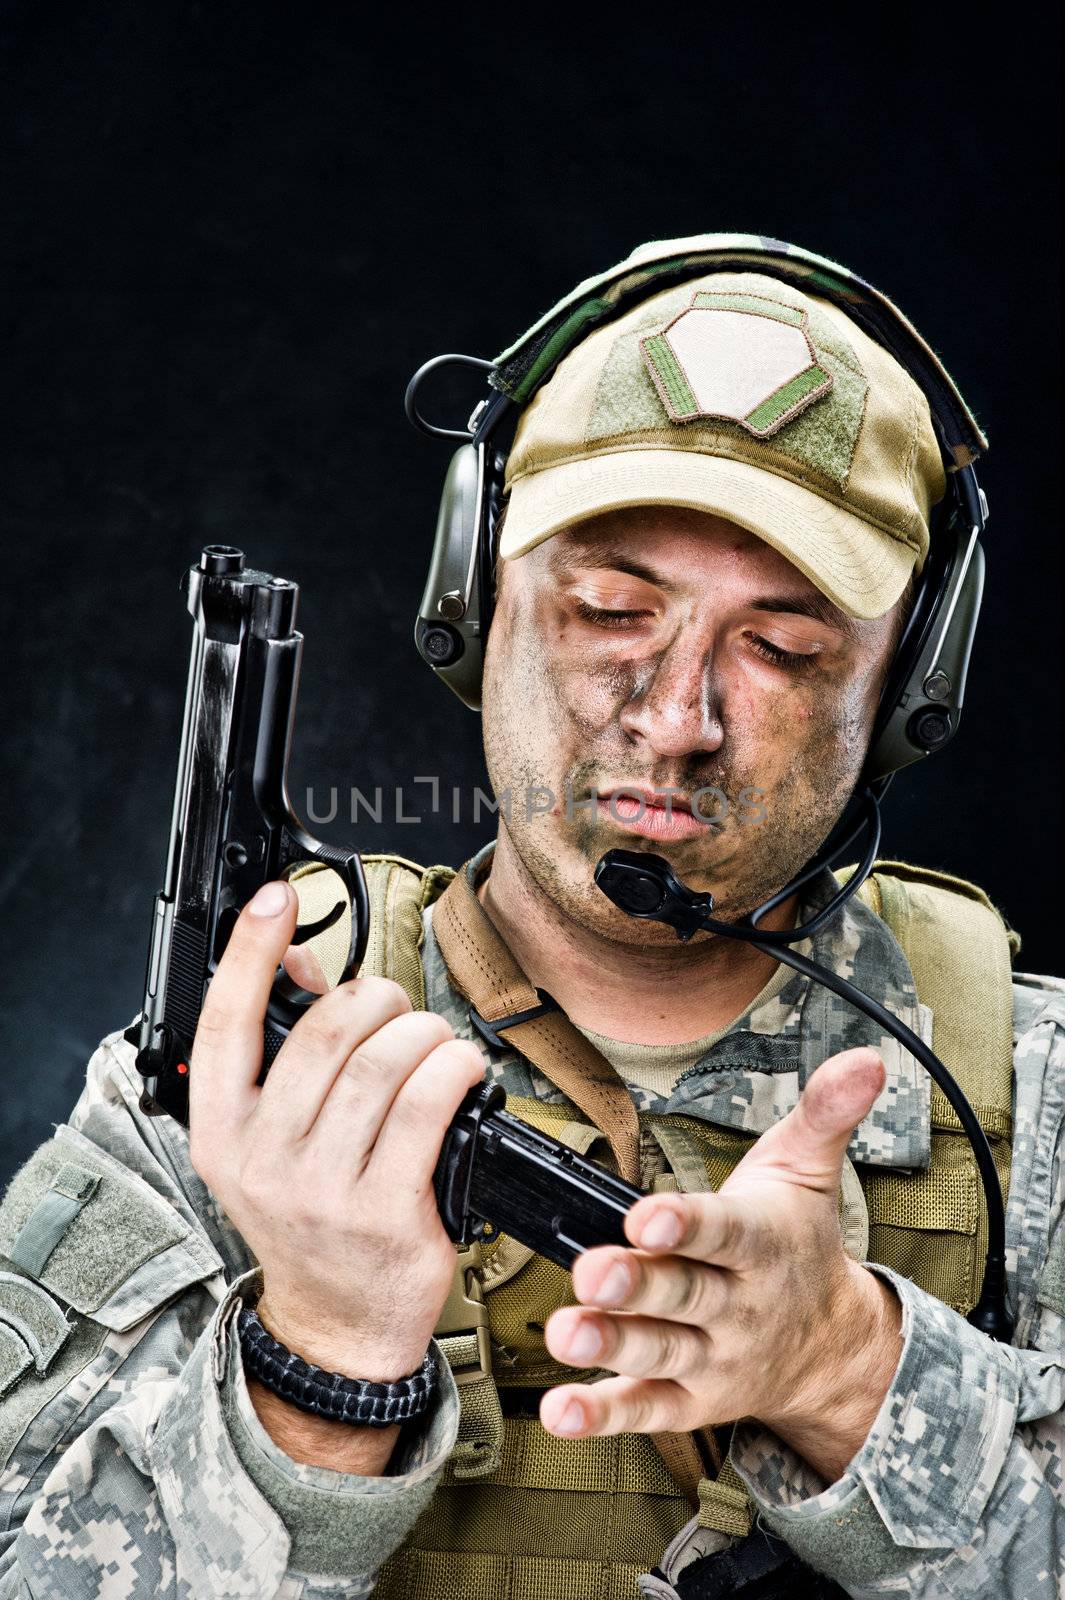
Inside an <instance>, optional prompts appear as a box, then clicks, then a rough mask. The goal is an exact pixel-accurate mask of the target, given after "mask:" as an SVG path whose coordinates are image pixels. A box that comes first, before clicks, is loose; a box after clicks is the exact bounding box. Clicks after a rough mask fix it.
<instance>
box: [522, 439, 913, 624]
mask: <svg viewBox="0 0 1065 1600" xmlns="http://www.w3.org/2000/svg"><path fill="white" fill-rule="evenodd" d="M641 505H655V506H685V507H688V508H690V509H692V510H696V511H705V512H708V513H710V514H712V515H714V516H719V517H725V518H727V519H728V520H729V521H730V522H734V523H736V524H737V525H738V526H739V527H741V528H746V529H748V530H749V531H750V532H751V533H754V534H757V535H758V536H759V538H762V539H764V540H765V542H766V543H767V544H769V545H772V547H773V548H774V549H775V550H777V551H779V553H780V554H781V555H782V556H784V557H785V558H786V559H787V560H788V561H790V562H791V563H792V565H793V566H795V567H797V568H798V569H799V571H800V572H802V573H803V574H804V575H805V576H806V577H807V578H809V580H810V582H811V583H813V584H815V585H816V587H817V588H818V589H820V590H821V592H822V594H825V595H827V596H828V598H829V599H830V600H832V601H833V602H834V604H836V605H838V606H839V607H840V609H841V610H843V611H845V612H847V613H848V615H850V616H852V617H861V618H871V617H879V616H883V614H884V613H885V612H886V611H889V610H890V609H891V607H892V606H893V605H894V604H895V602H896V601H897V600H898V598H899V596H900V595H901V594H902V591H903V590H904V589H905V587H906V582H907V580H908V578H909V576H910V573H911V572H913V571H914V570H915V569H916V570H917V571H918V572H919V571H920V570H921V566H923V564H924V559H923V554H921V553H919V552H918V550H917V549H916V548H915V546H914V545H912V544H909V543H907V542H906V541H905V540H903V539H900V538H898V537H894V536H892V537H881V538H875V539H871V538H870V537H869V534H870V528H869V524H868V522H866V521H865V520H863V519H862V518H861V517H856V516H854V515H852V514H851V513H850V512H848V511H845V510H843V509H842V507H840V506H838V505H835V504H833V503H832V502H831V501H830V500H826V499H824V498H823V497H822V496H821V495H818V494H814V493H813V492H812V491H811V490H809V489H805V488H803V487H802V486H801V485H799V484H797V483H794V482H793V481H792V480H791V479H789V478H785V477H782V476H780V475H778V474H775V473H772V472H767V471H765V470H764V469H763V468H760V467H754V466H751V465H750V464H749V463H748V462H746V461H735V460H731V459H729V458H727V457H723V456H714V455H707V454H703V453H700V452H695V451H690V450H667V449H661V448H660V449H651V450H639V449H629V450H620V451H618V450H615V451H611V452H609V453H604V454H601V455H594V456H585V457H583V458H582V459H579V460H575V461H568V462H562V463H560V464H558V465H556V466H552V467H547V468H545V469H543V470H541V471H539V472H536V473H530V474H529V475H528V476H523V477H520V478H517V479H516V480H515V481H514V483H513V484H512V486H511V491H510V498H509V502H508V507H507V514H506V518H505V521H504V524H503V531H502V536H501V539H500V547H499V554H500V556H501V558H502V559H503V560H514V559H515V558H516V557H518V556H522V555H525V554H526V553H527V552H528V551H529V550H532V549H534V548H535V547H536V546H537V545H538V544H541V543H542V542H543V541H544V540H545V539H550V538H551V537H552V535H554V534H556V533H561V532H563V531H564V530H565V529H566V528H569V527H572V526H573V525H574V524H575V523H578V522H583V521H585V520H587V519H588V518H590V517H595V516H599V515H602V514H603V513H604V512H609V511H618V510H621V509H623V508H625V507H629V506H641Z"/></svg>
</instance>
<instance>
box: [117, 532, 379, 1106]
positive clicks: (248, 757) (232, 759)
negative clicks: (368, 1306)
mask: <svg viewBox="0 0 1065 1600" xmlns="http://www.w3.org/2000/svg"><path fill="white" fill-rule="evenodd" d="M183 587H185V588H186V590H187V596H188V608H189V611H190V612H191V613H192V617H193V622H194V625H195V626H194V633H193V642H192V660H191V664H190V667H189V680H188V689H187V691H186V695H185V718H184V725H183V727H182V733H181V751H180V754H179V756H178V771H177V786H176V791H175V794H174V810H173V815H172V818H171V823H170V848H169V851H168V854H167V864H166V878H165V881H164V885H163V888H162V890H161V892H160V893H159V894H158V895H156V897H155V909H154V913H153V916H152V932H151V939H150V942H149V946H148V969H147V973H146V976H145V980H144V1005H143V1009H142V1011H141V1015H140V1017H139V1018H138V1019H137V1021H136V1022H134V1023H133V1024H132V1026H131V1027H129V1028H127V1030H126V1038H127V1039H128V1040H129V1042H130V1043H131V1044H133V1045H136V1047H137V1069H138V1071H139V1072H140V1073H141V1075H142V1076H143V1077H144V1078H145V1080H146V1083H145V1088H144V1092H143V1094H142V1096H141V1107H142V1109H143V1110H144V1111H146V1112H148V1113H149V1115H151V1116H160V1115H163V1114H164V1113H165V1114H167V1115H169V1116H172V1117H176V1118H177V1120H178V1121H179V1122H183V1123H185V1124H186V1125H187V1123H188V1120H189V1093H188V1073H189V1052H190V1051H191V1049H192V1041H193V1038H194V1037H195V1033H196V1026H197V1023H198V1022H199V1020H200V1011H201V1008H202V1006H203V998H204V993H205V990H206V988H207V984H208V982H209V981H210V978H211V975H212V973H213V972H214V970H215V967H216V966H217V965H218V962H219V960H220V959H221V956H222V952H223V951H224V949H225V947H226V944H227V943H228V940H229V935H230V933H231V932H232V930H233V925H234V923H235V922H236V920H237V917H238V916H239V914H240V911H241V909H242V907H244V906H245V905H246V904H247V902H248V901H249V900H250V899H251V898H252V896H253V895H254V894H255V891H256V890H257V889H258V888H259V887H260V886H261V885H262V884H264V883H267V882H269V881H270V880H271V879H274V878H289V879H290V880H292V881H293V887H294V888H295V889H296V890H297V893H299V894H300V918H301V924H302V925H301V926H299V927H298V928H297V932H296V936H295V942H296V943H303V942H305V941H306V940H308V939H310V938H312V937H314V936H315V935H318V934H324V933H326V932H327V931H328V932H330V933H331V934H332V936H333V937H332V942H331V945H330V949H331V950H333V949H336V948H338V947H339V946H341V945H342V946H343V950H342V953H341V954H340V957H339V960H338V961H337V963H336V964H337V967H338V968H339V970H338V971H335V972H334V974H333V976H334V981H340V980H341V979H343V978H348V977H351V976H352V974H353V973H354V972H355V970H356V968H357V967H358V965H359V962H360V961H361V960H362V956H363V952H364V950H365V947H366V936H367V933H368V931H369V906H368V902H367V895H366V880H365V878H364V876H363V871H362V863H361V861H360V860H359V857H358V855H357V854H356V853H355V852H354V851H344V850H337V849H335V848H334V847H333V846H332V845H327V844H323V843H321V841H320V840H318V839H315V838H312V836H311V835H310V834H309V833H308V832H307V830H306V829H305V828H304V826H303V824H302V823H301V822H300V820H299V818H298V817H297V816H296V814H295V812H294V811H293V809H292V804H291V801H290V800H289V796H288V785H287V778H286V775H287V770H288V757H289V748H290V745H291V741H292V728H293V723H294V719H295V708H296V691H297V688H298V685H299V670H300V656H301V653H302V650H303V635H302V634H300V633H297V632H296V604H297V601H298V599H299V589H298V588H297V586H296V584H294V583H290V582H289V581H288V580H287V579H286V578H273V577H270V576H269V575H268V574H267V573H265V572H254V571H250V570H249V569H247V568H246V567H245V565H244V556H243V554H242V552H241V551H240V550H235V549H233V548H232V546H230V545H207V546H206V548H205V549H204V551H203V554H202V556H201V557H200V562H199V565H198V566H195V567H191V568H190V569H189V571H188V573H187V574H186V576H185V578H184V579H183ZM315 874H321V875H322V876H320V877H318V879H317V882H316V884H315V886H314V888H315V892H314V894H313V895H312V896H308V897H307V898H308V901H309V903H311V904H313V905H315V907H316V909H317V910H318V911H319V912H320V914H319V915H318V916H317V918H316V919H315V920H313V921H311V922H310V923H306V924H304V923H303V916H304V910H303V907H304V896H305V894H306V891H307V887H308V885H307V881H306V880H307V879H308V878H309V877H310V876H311V875H315ZM301 889H302V892H301ZM316 998H317V997H316V996H315V995H313V994H310V993H308V992H307V991H306V990H304V989H301V988H300V987H299V986H298V985H297V984H295V983H294V982H293V981H292V980H291V979H290V978H289V977H288V976H287V974H286V973H285V972H284V969H283V968H279V970H278V977H277V979H276V980H275V983H274V987H273V990H272V992H271V995H270V1003H269V1008H268V1010H267V1014H266V1019H265V1025H264V1029H263V1073H262V1076H261V1077H260V1081H262V1077H264V1076H265V1074H266V1072H267V1070H268V1069H269V1067H270V1065H271V1063H272V1062H273V1060H274V1057H275V1056H276V1055H277V1052H278V1051H279V1050H280V1048H281V1046H282V1044H283V1043H284V1041H285V1039H286V1037H287V1035H288V1032H289V1030H290V1028H291V1027H292V1026H293V1024H294V1023H295V1022H296V1021H297V1020H298V1018H299V1016H300V1015H301V1013H302V1012H303V1011H304V1010H305V1009H306V1008H307V1006H309V1005H311V1004H312V1003H313V1001H314V1000H315V999H316Z"/></svg>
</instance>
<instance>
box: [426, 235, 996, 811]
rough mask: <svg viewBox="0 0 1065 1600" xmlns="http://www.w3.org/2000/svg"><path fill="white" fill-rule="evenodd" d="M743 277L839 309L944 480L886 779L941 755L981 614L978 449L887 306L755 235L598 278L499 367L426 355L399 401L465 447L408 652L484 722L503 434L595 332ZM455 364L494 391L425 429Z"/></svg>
mask: <svg viewBox="0 0 1065 1600" xmlns="http://www.w3.org/2000/svg"><path fill="white" fill-rule="evenodd" d="M715 270H716V271H726V270H748V271H750V270H754V271H762V272H766V273H768V274H770V275H771V276H773V277H775V278H779V279H781V280H782V281H783V282H785V283H789V284H792V285H793V286H795V287H797V288H799V289H804V290H806V291H807V292H809V293H812V294H817V295H820V296H821V297H822V298H824V299H826V300H829V301H831V302H832V303H833V304H835V305H838V306H839V308H840V309H841V310H842V311H843V312H845V314H846V315H847V316H849V317H850V318H852V319H853V321H855V322H856V323H857V324H858V325H859V326H860V327H861V328H862V330H863V331H864V332H865V333H867V334H868V336H869V337H870V338H871V339H874V340H875V341H876V342H877V343H878V344H880V345H881V346H883V348H885V349H886V350H887V351H888V352H889V354H891V355H892V356H894V358H895V359H896V360H897V361H898V362H899V364H900V365H901V366H902V367H903V368H904V370H905V371H906V372H908V373H909V375H910V377H911V378H912V379H913V381H914V382H915V383H916V384H917V385H918V387H919V388H920V389H921V391H922V393H923V394H924V395H925V398H926V399H927V401H928V406H929V411H930V413H931V417H932V423H933V427H934V428H935V432H936V437H937V440H938V442H939V445H940V449H941V451H942V454H943V461H944V466H945V467H946V470H947V494H946V496H945V497H944V499H943V501H942V502H941V503H940V505H939V506H938V507H937V508H936V524H937V527H938V529H939V532H938V535H937V537H936V538H934V539H933V541H932V548H931V550H930V552H929V557H928V560H927V562H926V564H925V568H924V570H923V572H922V574H921V578H920V580H919V583H918V588H917V591H916V598H915V601H914V604H913V607H912V610H911V613H910V616H909V620H908V622H907V624H906V627H905V629H904V631H903V635H902V638H901V639H900V640H899V643H898V647H897V650H896V653H895V659H894V661H893V663H892V667H891V670H890V672H889V674H888V682H887V684H886V686H885V689H884V693H883V695H882V697H881V704H880V709H879V712H878V715H877V720H876V724H875V726H874V729H873V734H872V738H871V741H870V747H869V752H868V756H867V762H866V767H865V769H864V776H865V778H866V779H867V780H868V781H876V780H880V779H884V780H885V781H886V778H887V776H888V775H889V774H890V773H892V772H895V771H897V770H898V769H899V768H900V767H903V766H908V765H909V764H910V763H911V762H913V761H917V760H919V759H920V758H921V757H922V756H925V755H930V754H931V753H932V752H933V751H935V750H938V749H942V748H943V746H944V745H945V744H946V743H947V742H948V741H949V739H950V738H952V737H953V735H954V733H955V732H956V731H957V727H958V722H959V720H960V715H961V708H962V702H963V698H964V691H965V680H966V676H967V672H968V663H969V656H970V653H971V650H972V643H973V638H974V635H975V631H976V624H977V620H978V617H979V612H980V602H981V596H982V591H983V579H984V555H983V550H982V548H981V545H980V538H979V536H980V534H981V533H982V532H983V530H984V526H985V524H986V521H987V501H986V499H985V497H984V494H983V492H982V490H981V489H980V487H979V485H978V483H977V480H976V473H975V471H974V463H975V461H976V460H977V458H978V457H979V456H980V454H981V453H982V452H983V451H984V450H986V449H987V440H986V438H985V437H984V435H983V433H982V432H981V430H980V428H979V426H978V424H977V422H976V419H975V418H974V416H973V414H972V412H971V411H970V410H969V408H968V406H967V405H966V404H965V401H964V400H963V399H962V397H961V394H960V393H959V391H958V388H957V385H956V384H955V383H954V381H953V380H952V378H951V377H950V374H949V373H948V372H947V370H946V368H945V367H944V366H943V364H942V362H941V361H940V360H939V358H938V357H937V356H936V355H935V353H934V352H933V351H932V350H931V349H930V347H929V346H928V345H927V344H926V343H925V341H924V339H922V338H921V336H920V334H919V333H918V332H917V330H916V329H915V328H914V327H913V325H912V324H911V323H910V322H909V321H908V320H907V319H906V317H904V316H903V314H902V312H901V311H900V310H899V309H898V307H897V306H896V305H895V304H894V303H893V302H892V301H891V300H889V299H888V297H887V296H886V295H884V294H881V293H880V291H879V290H877V289H874V288H873V287H872V285H871V284H868V283H866V282H865V281H864V279H862V278H859V277H857V276H856V275H855V274H854V273H852V272H851V271H849V269H848V268H846V267H843V266H841V265H839V263H837V262H835V261H829V260H828V259H827V258H826V257H824V256H818V255H815V254H813V252H811V251H809V250H802V249H799V248H798V247H797V246H796V245H791V244H786V243H785V242H783V241H782V240H779V239H766V238H762V237H760V236H759V235H756V234H728V233H711V234H697V235H694V236H693V237H691V238H689V239H671V240H659V241H652V242H651V243H650V244H644V245H641V246H640V247H639V249H637V250H634V251H633V252H632V254H631V255H630V256H628V257H627V258H626V260H624V261H622V262H619V263H618V265H617V266H615V267H611V268H610V270H609V271H607V272H604V273H601V274H600V275H599V276H598V277H594V278H586V279H585V280H584V282H583V283H579V284H578V285H577V287H576V288H575V289H573V290H572V291H571V292H570V293H569V294H568V295H566V296H565V297H564V298H563V299H562V300H560V301H559V302H558V304H557V305H555V306H553V307H552V308H551V310H550V311H548V312H547V313H546V314H545V315H544V316H542V317H541V318H540V319H539V321H538V322H536V323H534V325H533V326H532V327H531V328H530V329H528V331H527V332H526V333H524V334H523V335H522V336H521V338H520V339H518V340H517V341H516V342H515V343H514V344H512V345H510V346H509V347H508V348H507V349H506V350H504V351H502V352H501V353H500V355H498V356H497V357H496V359H495V361H494V362H490V361H483V360H480V359H478V358H475V357H472V356H458V355H449V356H437V357H436V358H435V359H434V360H432V361H429V362H426V363H425V364H424V365H423V366H422V367H420V368H419V369H418V371H417V372H416V373H415V375H414V377H413V378H412V379H411V381H410V384H409V385H408V388H407V397H406V407H407V415H408V417H409V418H410V420H411V422H412V423H413V424H414V425H415V426H416V427H418V428H420V429H421V430H422V431H423V432H425V433H429V434H433V435H436V436H438V437H446V438H452V439H461V440H463V441H464V443H463V444H462V445H461V447H460V449H459V450H458V451H457V452H456V453H455V455H454V457H453V459H452V463H451V467H450V469H449V472H448V476H447V480H446V482H445V486H444V493H443V496H442V499H441V504H440V512H439V515H438V519H437V531H436V538H435V540H434V546H433V556H432V561H431V563H430V570H429V575H428V579H427V582H426V586H425V591H424V594H423V596H422V602H421V605H420V607H419V613H418V618H417V621H416V624H415V643H416V645H417V648H418V651H419V653H420V654H421V656H422V657H423V659H424V660H425V661H426V662H427V663H428V664H429V666H431V667H432V668H433V671H434V672H435V673H436V674H437V676H438V677H440V678H442V679H443V680H444V682H445V683H446V684H447V685H448V687H449V688H451V689H452V690H453V691H454V693H455V694H457V695H458V696H459V698H460V699H461V700H462V701H463V702H464V704H465V705H467V706H469V707H470V708H471V709H474V710H477V709H479V708H480V692H481V670H482V662H483V651H484V640H485V636H486V635H487V632H488V628H489V625H490V622H491V616H492V608H493V596H492V590H493V584H492V560H493V555H494V547H493V530H494V527H495V522H496V518H497V515H498V510H499V506H500V503H501V499H502V495H503V486H504V474H505V469H506V452H505V448H501V447H500V446H499V444H498V443H497V439H498V438H499V436H500V435H501V434H502V428H503V424H504V422H505V421H506V420H507V419H508V418H512V417H513V415H514V413H516V412H517V411H519V410H520V409H521V408H522V407H524V406H525V405H527V404H528V403H529V401H530V400H531V399H532V397H533V395H534V394H535V393H536V392H537V390H538V389H540V388H541V387H542V385H543V384H544V383H546V382H547V380H548V379H549V378H550V376H551V374H552V373H553V372H554V370H555V368H556V367H557V366H558V365H559V363H560V362H561V361H562V360H563V359H564V358H565V357H566V356H567V355H568V354H569V352H570V351H571V350H572V349H573V347H574V346H575V345H576V344H578V343H580V341H581V340H582V339H583V338H584V337H585V336H586V335H587V334H590V333H591V332H592V331H593V330H594V329H595V328H597V327H599V326H601V325H602V324H604V323H607V322H610V321H612V320H613V319H614V318H615V317H618V316H620V315H621V314H622V313H623V312H624V311H627V310H628V309H629V308H630V307H631V306H633V305H637V304H639V302H640V301H641V300H643V299H647V298H649V297H650V296H651V295H654V294H657V293H659V292H660V291H661V290H662V289H663V288H664V287H666V286H668V285H669V284H671V283H676V282H682V281H684V279H686V278H695V277H701V276H703V275H704V274H705V273H706V272H708V271H715ZM449 363H461V364H464V365H467V366H472V367H476V368H480V369H482V370H484V371H485V372H486V373H487V378H488V383H489V385H490V387H491V389H492V391H493V393H492V394H491V395H489V396H488V397H486V398H485V399H483V400H482V401H481V402H480V404H479V405H478V406H477V407H476V409H475V410H474V413H473V415H472V416H471V418H470V420H469V423H468V425H467V427H466V429H464V430H462V431H460V430H458V429H452V428H440V427H436V426H435V425H433V424H432V423H430V422H427V421H426V419H425V418H424V417H423V416H422V415H421V414H420V412H419V411H418V406H417V394H418V389H419V386H420V383H421V381H422V379H423V378H424V377H425V376H426V375H427V374H428V373H429V372H430V371H432V370H433V369H435V368H437V367H440V366H443V365H446V364H449Z"/></svg>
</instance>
